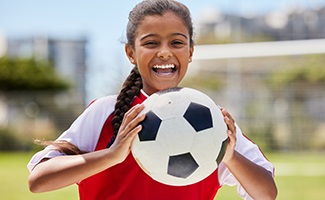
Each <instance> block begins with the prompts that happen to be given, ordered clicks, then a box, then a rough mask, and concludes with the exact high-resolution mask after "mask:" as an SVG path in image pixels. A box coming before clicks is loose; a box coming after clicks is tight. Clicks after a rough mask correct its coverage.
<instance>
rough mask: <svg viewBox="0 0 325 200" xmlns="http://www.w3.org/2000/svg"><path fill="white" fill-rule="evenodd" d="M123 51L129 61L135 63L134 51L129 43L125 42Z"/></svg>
mask: <svg viewBox="0 0 325 200" xmlns="http://www.w3.org/2000/svg"><path fill="white" fill-rule="evenodd" d="M125 53H126V56H127V57H128V58H129V61H130V62H131V63H132V64H134V65H135V64H136V61H135V53H134V49H133V47H131V46H130V45H129V44H126V45H125Z"/></svg>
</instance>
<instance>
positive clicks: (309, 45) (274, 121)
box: [186, 6, 325, 150]
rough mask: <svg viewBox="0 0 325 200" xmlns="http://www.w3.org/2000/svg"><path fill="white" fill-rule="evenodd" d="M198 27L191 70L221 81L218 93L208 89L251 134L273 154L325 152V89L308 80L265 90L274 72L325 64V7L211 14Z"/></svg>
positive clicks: (205, 89) (212, 10)
mask: <svg viewBox="0 0 325 200" xmlns="http://www.w3.org/2000/svg"><path fill="white" fill-rule="evenodd" d="M204 15H205V16H204ZM197 23H198V24H196V32H197V35H196V39H197V40H196V42H197V46H196V48H195V51H194V56H193V59H194V60H193V62H192V63H191V66H190V67H189V72H190V74H191V73H192V74H193V75H195V76H201V77H208V78H213V79H217V80H220V83H221V87H220V89H219V90H214V89H210V90H209V88H207V87H202V88H204V89H203V90H204V92H206V93H208V94H209V95H210V96H211V97H212V98H213V99H214V100H215V101H216V102H217V103H218V104H220V105H221V106H223V107H226V108H227V109H228V110H229V111H230V113H232V115H233V116H234V117H235V119H236V120H237V122H238V124H239V125H240V126H241V128H242V129H243V131H244V132H245V133H246V134H247V135H249V136H250V137H253V139H254V141H256V142H257V143H258V144H259V145H261V146H262V147H263V146H264V145H265V146H269V147H270V146H271V148H272V149H278V150H306V149H309V150H310V149H325V137H324V136H323V135H324V134H323V133H324V131H325V128H324V127H325V104H324V102H325V90H323V89H321V88H324V87H325V83H324V82H321V81H320V82H318V83H308V82H305V81H304V80H302V81H301V82H299V83H295V84H290V85H287V86H282V87H280V88H276V89H274V88H271V87H270V85H268V84H267V79H268V77H270V75H271V74H273V73H274V72H277V71H280V70H284V69H288V68H289V67H291V68H292V67H293V68H294V67H295V66H296V67H300V66H301V65H302V64H303V63H308V62H309V61H310V59H313V58H314V57H311V56H314V55H316V56H318V59H319V61H320V62H323V59H322V58H324V55H325V6H320V7H317V8H298V7H293V8H291V9H287V10H282V11H274V12H271V13H266V14H265V15H259V16H256V15H254V16H248V15H247V16H246V15H234V14H227V13H221V12H220V11H218V10H214V9H211V10H210V11H209V12H205V13H203V15H202V19H199V20H198V21H197ZM234 43H235V44H234ZM317 65H318V66H319V65H321V64H319V63H318V64H317ZM308 67H309V68H311V67H313V65H309V66H308ZM319 73H322V72H319ZM186 78H189V79H190V78H191V76H188V77H186ZM198 84H199V83H196V84H194V85H193V87H195V85H198ZM321 133H322V134H321ZM255 139H257V140H255ZM272 145H274V146H273V147H272Z"/></svg>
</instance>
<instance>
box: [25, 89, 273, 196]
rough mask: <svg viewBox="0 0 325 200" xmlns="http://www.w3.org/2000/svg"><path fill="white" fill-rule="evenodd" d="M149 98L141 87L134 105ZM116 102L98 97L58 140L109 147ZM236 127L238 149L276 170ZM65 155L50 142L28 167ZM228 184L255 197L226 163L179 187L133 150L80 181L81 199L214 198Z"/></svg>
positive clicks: (89, 147)
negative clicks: (154, 174)
mask: <svg viewBox="0 0 325 200" xmlns="http://www.w3.org/2000/svg"><path fill="white" fill-rule="evenodd" d="M145 99H146V95H145V94H144V92H143V91H141V93H140V95H139V97H136V98H135V100H134V102H133V105H136V104H138V103H142V102H143V101H144V100H145ZM115 102H116V95H113V96H107V97H103V98H100V99H97V100H96V101H95V102H94V103H92V104H91V105H90V106H89V107H88V108H87V109H86V110H85V111H84V112H83V113H82V114H81V115H80V116H79V117H78V118H77V119H76V120H75V121H74V122H73V123H72V125H71V127H70V128H69V129H68V130H66V131H65V132H64V133H63V134H62V135H61V136H60V137H59V138H58V139H57V140H66V141H68V142H71V143H72V144H74V145H76V146H78V147H79V148H80V150H82V151H85V152H92V151H96V150H100V149H104V148H106V145H107V144H108V142H109V141H110V139H111V137H112V135H113V128H112V126H111V119H112V112H113V111H114V105H115ZM236 131H237V133H236V134H237V144H236V151H238V152H240V153H241V154H242V155H244V156H245V157H247V158H248V159H250V160H251V161H253V162H254V163H256V164H258V165H260V166H262V167H264V168H265V169H266V170H268V171H270V172H271V173H272V174H273V171H274V170H273V166H272V164H271V163H270V162H269V161H268V160H267V159H266V158H265V157H264V156H263V154H262V153H261V151H260V150H259V148H258V147H257V145H255V144H254V143H252V142H251V141H250V140H248V139H247V138H246V137H245V136H244V135H243V134H242V132H241V130H240V129H239V127H238V126H237V127H236ZM62 155H63V154H62V153H60V152H58V151H57V150H54V149H53V147H51V146H48V147H46V148H45V149H44V150H42V151H40V152H38V153H37V154H35V155H34V156H33V158H32V159H31V160H30V162H29V163H28V165H27V167H28V169H29V170H30V171H31V170H32V169H33V168H34V166H35V165H37V164H38V163H39V162H40V161H41V160H42V159H43V158H53V157H55V156H62ZM225 184H226V185H229V186H234V185H237V192H238V194H239V196H241V197H242V198H243V199H251V197H250V196H249V195H248V194H247V193H246V192H245V190H244V189H243V188H242V187H241V186H240V184H239V183H238V181H237V180H236V178H235V177H234V176H233V175H232V174H231V172H230V171H229V170H228V169H227V167H226V166H225V165H224V164H223V163H221V164H220V165H219V167H218V169H217V170H215V171H214V172H213V173H212V174H211V175H210V176H208V177H207V178H206V179H204V180H202V181H200V182H198V183H195V184H192V185H188V186H176V187H175V186H169V185H165V184H161V183H159V182H157V181H155V180H153V179H151V178H150V177H149V176H148V175H147V174H145V172H143V171H142V169H141V168H140V167H139V166H138V164H137V163H136V161H135V160H134V158H133V156H132V153H130V154H129V156H128V157H127V158H126V159H125V161H124V162H122V163H120V164H117V165H115V166H113V167H110V168H108V169H106V170H104V171H103V172H101V173H98V174H96V175H93V176H91V177H89V178H87V179H85V180H82V181H80V182H79V183H78V186H79V196H80V199H81V200H93V199H101V200H124V199H141V200H147V199H148V200H151V199H158V200H159V199H178V200H182V199H184V200H194V199H197V200H202V199H214V197H215V195H216V193H217V191H218V189H219V188H220V187H221V186H222V185H225Z"/></svg>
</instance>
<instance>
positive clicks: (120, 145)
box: [28, 0, 277, 200]
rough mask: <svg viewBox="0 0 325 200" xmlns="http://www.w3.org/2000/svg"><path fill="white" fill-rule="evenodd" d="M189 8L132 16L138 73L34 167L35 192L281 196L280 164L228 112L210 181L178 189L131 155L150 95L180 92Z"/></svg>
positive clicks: (131, 54) (130, 36)
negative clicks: (228, 189)
mask: <svg viewBox="0 0 325 200" xmlns="http://www.w3.org/2000/svg"><path fill="white" fill-rule="evenodd" d="M192 36H193V27H192V21H191V17H190V13H189V10H188V8H187V7H186V6H184V5H183V4H181V3H179V2H176V1H173V0H146V1H143V2H141V3H139V4H138V5H136V6H135V7H134V9H133V10H132V11H131V12H130V15H129V22H128V25H127V44H126V45H125V52H126V55H127V56H128V58H129V60H130V62H131V63H132V64H134V68H133V70H132V71H131V73H130V75H129V76H128V78H127V80H126V81H125V83H124V84H123V87H122V90H121V92H120V93H119V95H118V96H107V97H103V98H100V99H98V100H96V101H95V102H93V103H92V104H91V105H90V106H89V107H88V108H87V109H86V110H85V111H84V112H83V113H82V114H81V115H80V116H79V117H78V118H77V119H76V121H75V122H74V123H73V124H72V125H71V127H70V128H69V129H68V130H67V131H65V132H64V133H63V134H62V135H61V136H60V137H59V138H58V139H57V140H56V141H55V142H51V143H50V144H51V145H49V146H47V147H46V148H45V149H44V150H42V151H40V152H38V153H37V154H36V155H34V156H33V158H32V159H31V161H30V162H29V164H28V169H29V170H30V172H31V173H30V176H29V179H28V181H29V188H30V190H31V191H32V192H45V191H51V190H56V189H59V188H63V187H65V186H68V185H71V184H73V183H77V184H78V186H79V196H80V199H100V200H105V199H118V200H121V199H122V200H123V199H141V200H142V199H178V200H180V199H186V200H189V199H198V200H202V199H214V197H215V195H216V193H217V191H218V189H219V188H220V187H221V185H224V184H228V185H237V186H238V193H239V195H240V196H241V197H242V198H244V199H251V198H254V199H275V198H276V195H277V189H276V186H275V183H274V180H273V166H272V164H271V163H269V162H268V161H267V160H266V159H265V158H264V157H263V155H262V153H261V152H260V151H259V149H258V147H257V146H256V145H254V144H253V143H251V142H250V141H249V140H247V139H246V138H245V137H244V136H243V134H242V133H241V131H240V129H239V128H238V127H237V125H236V124H235V122H234V119H233V118H232V117H231V115H230V114H229V113H228V112H227V111H226V110H225V109H222V113H223V115H224V120H225V123H226V124H227V126H228V127H229V130H228V132H227V134H228V137H229V142H228V145H227V150H226V153H225V156H224V159H223V162H222V163H221V164H220V165H219V168H218V169H217V170H215V172H213V173H212V174H211V175H210V176H209V177H207V178H206V179H204V180H202V181H200V182H198V183H195V184H192V185H188V186H181V187H173V186H168V185H164V184H161V183H158V182H156V181H154V180H153V179H151V178H150V177H149V176H147V175H146V174H145V173H144V172H143V171H142V169H141V168H140V167H139V166H138V165H137V163H136V161H135V160H134V158H133V157H132V154H130V146H131V143H132V140H133V139H134V137H135V136H136V134H138V132H139V131H140V130H141V125H139V123H140V122H141V121H142V120H143V119H144V118H145V116H144V115H138V114H139V113H140V111H141V110H142V109H143V105H141V102H143V101H144V100H145V99H146V98H147V97H148V95H151V94H153V93H154V92H157V91H159V90H162V89H166V88H171V87H176V86H177V85H178V84H179V82H180V81H181V80H182V79H183V77H184V75H185V73H186V71H187V67H188V64H189V62H191V60H192V55H193V51H194V44H193V40H192Z"/></svg>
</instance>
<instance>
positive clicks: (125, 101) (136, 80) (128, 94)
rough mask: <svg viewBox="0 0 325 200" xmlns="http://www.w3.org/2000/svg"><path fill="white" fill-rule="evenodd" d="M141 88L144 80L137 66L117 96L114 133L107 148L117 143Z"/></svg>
mask: <svg viewBox="0 0 325 200" xmlns="http://www.w3.org/2000/svg"><path fill="white" fill-rule="evenodd" d="M141 88H142V79H141V76H140V73H139V70H138V67H137V66H135V67H134V68H133V69H132V71H131V72H130V75H129V76H128V77H127V79H126V81H125V82H124V84H123V86H122V89H121V91H120V93H119V95H118V96H117V101H116V103H115V110H114V117H113V119H112V126H113V131H114V133H113V137H112V138H111V140H110V142H109V143H108V145H107V147H110V146H111V145H112V144H113V142H114V141H115V138H116V135H117V132H118V130H119V128H120V126H121V124H122V120H123V117H124V114H125V113H126V112H127V111H128V110H129V109H130V107H131V103H132V102H133V99H134V97H136V96H137V95H138V94H139V93H140V89H141Z"/></svg>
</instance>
